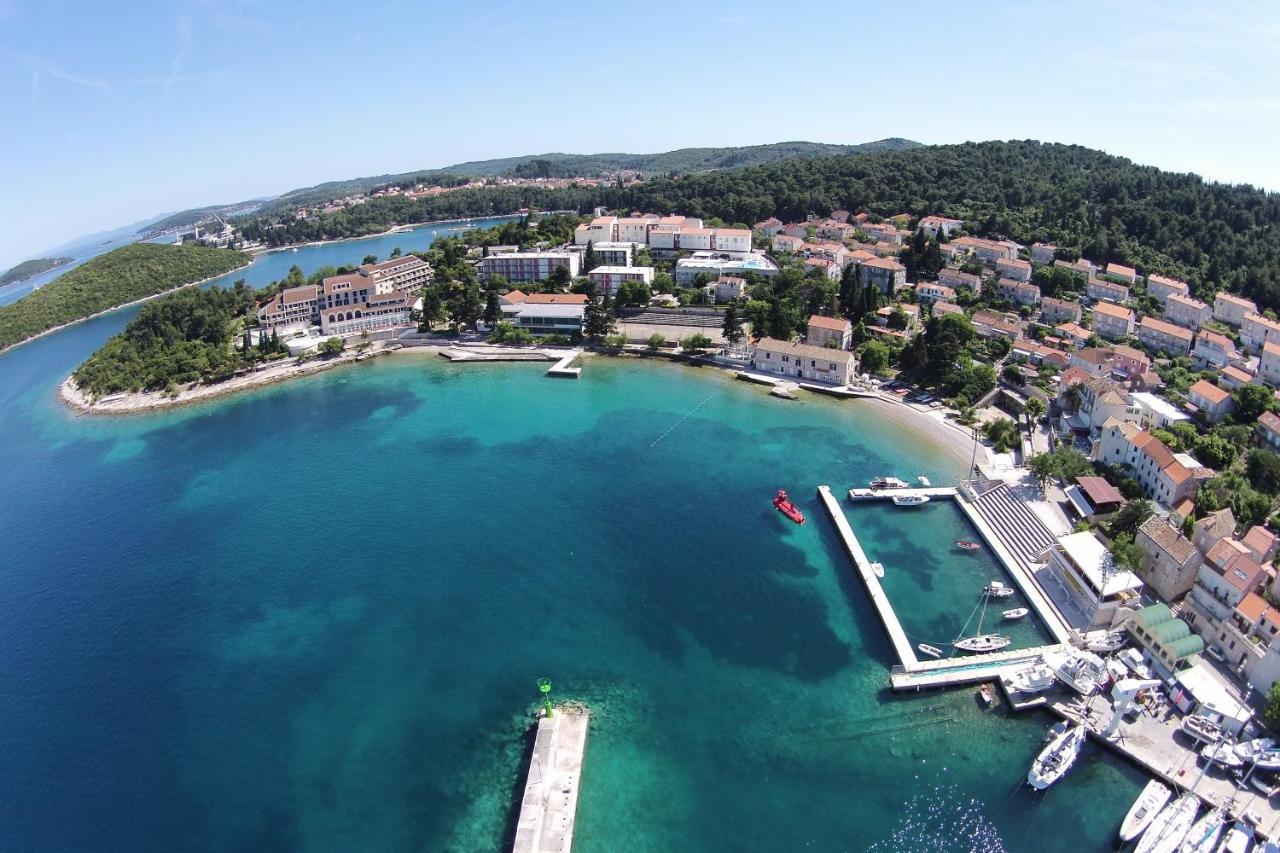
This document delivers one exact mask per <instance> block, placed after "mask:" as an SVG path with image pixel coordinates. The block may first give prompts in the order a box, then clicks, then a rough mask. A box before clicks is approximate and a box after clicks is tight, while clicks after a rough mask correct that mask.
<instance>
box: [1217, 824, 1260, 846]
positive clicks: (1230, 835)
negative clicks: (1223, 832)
mask: <svg viewBox="0 0 1280 853" xmlns="http://www.w3.org/2000/svg"><path fill="white" fill-rule="evenodd" d="M1251 847H1253V827H1252V826H1250V825H1249V824H1247V823H1245V822H1244V821H1242V820H1238V821H1236V822H1235V824H1233V825H1232V827H1231V829H1229V830H1227V836H1226V837H1225V838H1223V839H1222V846H1221V847H1219V848H1218V849H1219V850H1221V851H1223V853H1249V849H1250V848H1251Z"/></svg>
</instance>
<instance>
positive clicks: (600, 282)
mask: <svg viewBox="0 0 1280 853" xmlns="http://www.w3.org/2000/svg"><path fill="white" fill-rule="evenodd" d="M587 280H588V281H590V282H591V283H592V284H593V285H595V288H596V293H597V294H598V295H600V296H601V297H605V296H608V297H611V298H612V297H614V296H617V295H618V288H620V287H622V284H623V282H628V281H638V282H641V283H642V284H644V285H645V286H649V285H652V284H653V267H596V268H595V269H593V270H591V272H589V273H587Z"/></svg>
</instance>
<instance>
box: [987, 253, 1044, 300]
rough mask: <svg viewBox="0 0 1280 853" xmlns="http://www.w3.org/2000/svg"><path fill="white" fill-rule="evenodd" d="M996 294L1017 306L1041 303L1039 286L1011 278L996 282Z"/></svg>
mask: <svg viewBox="0 0 1280 853" xmlns="http://www.w3.org/2000/svg"><path fill="white" fill-rule="evenodd" d="M1023 263H1026V261H1023ZM996 294H997V295H998V296H999V297H1000V298H1001V299H1006V300H1008V301H1009V302H1012V303H1014V304H1015V305H1038V304H1039V303H1040V288H1039V287H1038V286H1036V285H1034V284H1027V283H1026V282H1023V281H1016V280H1014V279H1011V278H1002V279H1000V280H999V281H997V282H996Z"/></svg>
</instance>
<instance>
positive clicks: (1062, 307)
mask: <svg viewBox="0 0 1280 853" xmlns="http://www.w3.org/2000/svg"><path fill="white" fill-rule="evenodd" d="M1080 311H1081V308H1080V303H1079V302H1070V301H1068V300H1066V299H1057V298H1055V297H1053V296H1046V297H1044V298H1043V299H1041V300H1040V322H1042V323H1047V324H1049V325H1050V326H1056V325H1058V324H1059V323H1065V322H1071V323H1079V322H1080Z"/></svg>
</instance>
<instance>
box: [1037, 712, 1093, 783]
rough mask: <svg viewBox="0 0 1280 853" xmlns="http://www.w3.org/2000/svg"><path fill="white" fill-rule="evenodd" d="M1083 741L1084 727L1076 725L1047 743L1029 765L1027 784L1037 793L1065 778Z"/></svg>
mask: <svg viewBox="0 0 1280 853" xmlns="http://www.w3.org/2000/svg"><path fill="white" fill-rule="evenodd" d="M1084 740H1085V732H1084V726H1083V725H1078V726H1072V727H1071V728H1069V729H1067V730H1066V731H1065V732H1063V733H1062V734H1061V735H1059V736H1058V737H1056V738H1054V739H1053V740H1051V741H1049V745H1048V746H1046V747H1045V748H1044V749H1042V750H1041V751H1040V754H1039V755H1037V756H1036V760H1035V761H1033V762H1032V763H1031V770H1030V771H1028V772H1027V784H1028V785H1030V786H1031V787H1032V788H1035V789H1036V790H1037V791H1043V790H1044V789H1045V788H1048V787H1049V786H1050V785H1052V784H1053V783H1054V782H1057V781H1058V780H1059V779H1061V778H1062V777H1063V776H1065V775H1066V773H1067V771H1068V770H1070V769H1071V765H1073V764H1075V763H1076V756H1078V755H1079V754H1080V748H1081V747H1082V746H1084Z"/></svg>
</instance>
